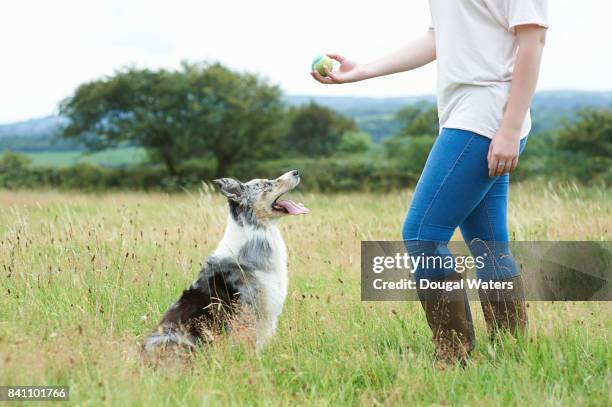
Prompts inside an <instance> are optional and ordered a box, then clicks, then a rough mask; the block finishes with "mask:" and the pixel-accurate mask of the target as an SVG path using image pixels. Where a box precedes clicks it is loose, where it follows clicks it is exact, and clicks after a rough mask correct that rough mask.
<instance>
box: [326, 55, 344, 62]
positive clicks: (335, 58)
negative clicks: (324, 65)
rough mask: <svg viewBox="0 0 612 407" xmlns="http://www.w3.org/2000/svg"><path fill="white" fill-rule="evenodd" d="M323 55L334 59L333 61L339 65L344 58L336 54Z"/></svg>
mask: <svg viewBox="0 0 612 407" xmlns="http://www.w3.org/2000/svg"><path fill="white" fill-rule="evenodd" d="M325 55H327V56H328V57H330V58H331V59H334V60H336V61H338V62H340V63H343V62H344V60H345V58H344V57H343V56H340V55H338V54H325Z"/></svg>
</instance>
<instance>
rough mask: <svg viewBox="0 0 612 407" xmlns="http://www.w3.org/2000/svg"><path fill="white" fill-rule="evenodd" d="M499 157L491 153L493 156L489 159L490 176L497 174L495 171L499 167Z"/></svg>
mask: <svg viewBox="0 0 612 407" xmlns="http://www.w3.org/2000/svg"><path fill="white" fill-rule="evenodd" d="M497 162H498V160H497V157H496V156H494V155H491V158H490V159H489V177H490V178H493V177H494V176H495V171H496V169H497Z"/></svg>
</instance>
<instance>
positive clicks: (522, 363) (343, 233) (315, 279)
mask: <svg viewBox="0 0 612 407" xmlns="http://www.w3.org/2000/svg"><path fill="white" fill-rule="evenodd" d="M512 189H513V190H512V202H511V204H510V213H509V215H510V216H509V218H510V227H511V230H512V233H513V238H514V239H517V240H584V239H594V240H609V239H610V237H611V234H612V232H611V230H610V225H612V214H611V206H610V202H609V198H608V196H607V191H606V190H605V189H602V188H582V187H580V188H579V187H576V186H573V185H557V184H525V183H524V184H519V185H516V186H514V185H513V187H512ZM409 198H410V192H404V193H398V194H393V195H374V194H350V195H331V196H326V195H313V194H307V195H304V196H301V197H299V199H300V200H301V201H303V202H304V203H306V204H307V206H309V207H310V209H311V210H312V212H311V214H310V215H308V216H304V217H299V218H297V217H296V218H290V219H284V220H283V222H282V225H281V228H282V229H283V233H284V236H285V240H286V242H287V245H288V250H289V270H290V274H291V277H290V278H291V280H290V289H289V295H288V298H287V302H286V307H285V310H284V312H283V314H282V315H281V319H280V325H279V329H278V334H277V336H276V337H275V338H274V340H273V341H272V343H271V344H270V346H269V347H268V348H267V349H266V350H265V351H263V352H262V353H261V354H260V355H256V354H254V353H253V352H252V351H251V350H250V349H249V348H248V347H247V346H245V345H244V344H242V343H240V342H236V341H232V340H231V339H221V340H219V341H218V343H216V344H215V345H214V346H213V347H212V348H211V349H209V350H206V351H202V352H199V353H198V354H197V355H196V356H195V357H194V359H193V360H192V361H190V362H184V363H176V364H173V365H164V366H160V367H152V366H149V365H147V364H144V363H142V361H141V358H140V355H139V347H138V345H139V342H140V340H141V339H142V338H143V336H144V335H145V334H147V333H148V332H149V330H150V329H152V327H153V326H154V325H155V323H156V322H157V320H158V319H159V317H160V315H161V313H162V312H163V311H164V310H165V309H166V307H167V306H168V305H169V304H170V303H171V302H173V301H174V300H175V299H176V298H177V297H178V295H179V294H180V292H181V290H182V289H183V288H185V287H186V286H187V285H188V284H189V283H190V282H191V281H192V279H193V278H194V276H195V275H196V273H197V272H198V269H199V266H200V264H201V262H202V260H203V259H204V258H205V257H206V256H207V255H208V254H209V253H210V252H211V250H212V249H214V247H215V245H216V244H217V242H218V241H219V239H220V237H221V234H222V232H223V228H224V226H225V217H226V212H225V206H224V203H223V199H222V198H221V197H219V196H217V195H216V194H211V193H210V192H209V191H207V190H205V189H204V190H202V191H201V192H199V193H194V194H178V195H163V194H144V193H122V194H118V193H114V194H103V195H86V194H80V193H71V194H68V193H56V192H53V191H47V192H27V191H23V192H16V193H15V192H0V273H1V276H2V277H1V279H0V286H1V287H0V384H3V385H8V384H11V385H68V386H70V391H71V395H70V397H71V402H70V404H84V405H147V406H151V405H169V404H176V405H206V404H233V405H299V404H309V405H359V404H363V405H378V404H387V405H422V404H425V405H429V404H452V405H601V406H606V405H610V402H611V400H610V389H611V388H612V373H611V370H610V366H611V364H612V350H611V349H612V348H611V347H610V332H611V329H612V318H611V313H610V311H611V308H610V305H609V304H608V303H554V304H551V303H535V302H534V303H530V304H529V316H530V335H529V337H528V338H525V339H523V340H520V341H519V342H516V341H515V342H513V341H510V340H507V341H506V342H504V343H502V344H499V345H496V346H493V345H491V344H489V343H488V341H487V338H486V335H485V329H484V322H483V319H482V315H481V313H480V309H479V308H478V303H474V304H472V306H473V311H474V312H475V314H476V315H475V317H476V328H477V334H478V336H477V341H478V345H477V348H476V351H475V353H474V355H473V361H472V363H470V365H469V366H468V367H467V368H466V369H461V368H447V369H439V368H438V367H436V366H435V365H434V363H433V362H432V359H431V354H432V352H433V347H432V344H431V342H430V333H429V331H428V328H427V325H426V322H425V320H424V317H423V314H422V311H421V310H420V309H419V306H418V304H416V303H394V302H388V303H363V302H361V301H360V298H359V297H360V289H359V258H360V253H359V247H360V245H359V242H360V240H362V239H380V240H384V239H399V238H400V225H401V222H402V219H403V216H404V213H405V210H406V208H407V206H408V202H409ZM459 238H460V236H459V235H457V236H455V239H459Z"/></svg>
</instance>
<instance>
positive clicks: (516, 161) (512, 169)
mask: <svg viewBox="0 0 612 407" xmlns="http://www.w3.org/2000/svg"><path fill="white" fill-rule="evenodd" d="M517 165H518V157H514V159H513V160H512V165H511V166H510V171H508V172H512V171H514V169H515V168H516V166H517Z"/></svg>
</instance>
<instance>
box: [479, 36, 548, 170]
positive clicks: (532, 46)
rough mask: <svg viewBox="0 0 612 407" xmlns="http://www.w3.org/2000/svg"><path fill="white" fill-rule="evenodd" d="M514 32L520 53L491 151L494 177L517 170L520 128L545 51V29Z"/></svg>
mask: <svg viewBox="0 0 612 407" xmlns="http://www.w3.org/2000/svg"><path fill="white" fill-rule="evenodd" d="M515 30H516V36H517V39H518V42H519V49H518V54H517V56H516V62H515V64H514V73H513V75H512V86H511V88H510V96H509V98H508V104H507V105H506V112H505V113H504V117H503V119H502V123H501V127H500V129H499V130H498V131H497V134H495V137H493V141H492V142H491V145H490V147H489V156H488V164H489V176H491V177H496V176H499V175H502V174H504V173H506V172H510V171H512V170H514V169H515V168H516V165H517V163H518V151H519V142H520V138H521V128H522V127H523V121H524V120H525V116H526V115H527V110H528V109H529V105H530V104H531V99H532V98H533V93H534V92H535V88H536V85H537V83H538V75H539V73H540V63H541V61H542V51H543V49H544V44H545V42H546V29H545V28H543V27H540V26H537V25H519V26H517V27H516V28H515ZM502 164H503V165H502Z"/></svg>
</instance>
